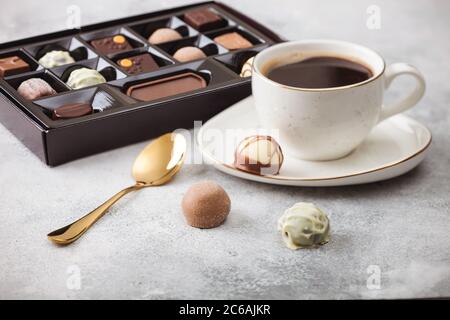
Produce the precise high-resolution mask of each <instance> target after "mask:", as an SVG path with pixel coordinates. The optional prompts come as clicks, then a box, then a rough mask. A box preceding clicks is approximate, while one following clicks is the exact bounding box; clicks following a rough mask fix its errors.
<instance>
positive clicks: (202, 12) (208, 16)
mask: <svg viewBox="0 0 450 320" xmlns="http://www.w3.org/2000/svg"><path fill="white" fill-rule="evenodd" d="M184 21H186V23H188V24H190V25H191V26H192V27H194V28H195V29H197V30H198V31H202V32H203V31H208V30H212V29H218V28H223V27H226V26H227V24H228V22H227V20H225V19H224V18H222V17H221V16H219V15H218V14H216V13H214V12H212V11H211V10H208V9H199V10H192V11H189V12H186V13H185V14H184Z"/></svg>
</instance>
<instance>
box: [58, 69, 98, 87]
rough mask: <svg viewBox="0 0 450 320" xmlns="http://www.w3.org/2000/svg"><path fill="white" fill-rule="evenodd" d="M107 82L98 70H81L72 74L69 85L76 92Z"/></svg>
mask: <svg viewBox="0 0 450 320" xmlns="http://www.w3.org/2000/svg"><path fill="white" fill-rule="evenodd" d="M105 82H106V79H105V78H104V77H103V76H102V75H101V74H100V72H98V71H97V70H92V69H88V68H81V69H77V70H75V71H73V72H72V73H71V74H70V76H69V80H68V81H67V85H68V86H69V87H71V88H72V89H75V90H76V89H81V88H85V87H89V86H94V85H97V84H100V83H105Z"/></svg>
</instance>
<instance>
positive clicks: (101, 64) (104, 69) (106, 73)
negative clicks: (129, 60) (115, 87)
mask: <svg viewBox="0 0 450 320" xmlns="http://www.w3.org/2000/svg"><path fill="white" fill-rule="evenodd" d="M81 68H88V69H92V70H97V71H98V72H99V73H100V74H101V75H102V76H103V77H104V78H105V80H106V82H110V81H114V80H118V79H122V78H125V77H126V75H125V74H124V73H123V72H121V71H119V70H117V69H116V68H115V67H113V66H111V65H110V64H109V63H108V62H106V61H105V60H104V59H102V58H95V59H91V60H84V61H81V62H79V63H76V64H71V65H65V66H61V67H56V68H53V69H51V72H53V73H54V74H55V75H56V76H57V77H59V78H60V79H61V81H63V82H64V83H66V84H67V81H68V80H69V77H70V74H71V73H72V72H73V71H75V70H78V69H81Z"/></svg>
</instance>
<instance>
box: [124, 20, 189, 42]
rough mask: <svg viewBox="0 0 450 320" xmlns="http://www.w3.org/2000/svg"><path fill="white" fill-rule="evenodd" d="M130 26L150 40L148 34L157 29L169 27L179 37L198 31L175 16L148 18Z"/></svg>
mask: <svg viewBox="0 0 450 320" xmlns="http://www.w3.org/2000/svg"><path fill="white" fill-rule="evenodd" d="M130 28H131V29H132V30H133V31H134V32H136V33H137V34H139V35H140V36H142V37H143V38H144V39H145V40H146V41H148V42H150V41H149V39H150V36H151V35H152V34H153V33H154V32H155V31H156V30H158V29H163V28H169V29H173V30H175V31H177V32H178V33H179V34H180V35H181V37H183V38H187V37H193V36H196V35H197V34H198V32H197V31H196V30H195V29H193V28H192V27H190V26H188V25H187V24H185V23H184V22H183V21H182V20H180V19H178V18H177V17H169V18H164V19H158V20H150V21H146V22H143V23H139V24H135V25H130Z"/></svg>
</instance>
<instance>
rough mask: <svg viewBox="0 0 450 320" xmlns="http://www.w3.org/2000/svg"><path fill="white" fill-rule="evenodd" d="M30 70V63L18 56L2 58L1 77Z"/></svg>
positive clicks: (0, 65)
mask: <svg viewBox="0 0 450 320" xmlns="http://www.w3.org/2000/svg"><path fill="white" fill-rule="evenodd" d="M27 71H30V65H29V64H28V63H26V62H25V61H23V60H22V59H21V58H19V57H17V56H13V57H6V58H1V59H0V78H3V77H7V76H12V75H15V74H19V73H23V72H27Z"/></svg>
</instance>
